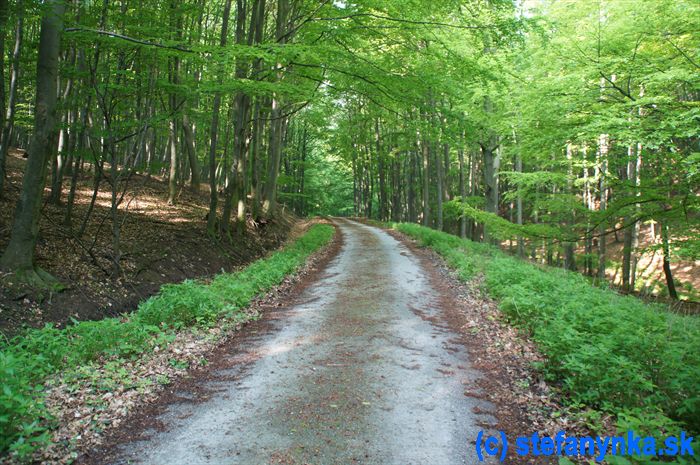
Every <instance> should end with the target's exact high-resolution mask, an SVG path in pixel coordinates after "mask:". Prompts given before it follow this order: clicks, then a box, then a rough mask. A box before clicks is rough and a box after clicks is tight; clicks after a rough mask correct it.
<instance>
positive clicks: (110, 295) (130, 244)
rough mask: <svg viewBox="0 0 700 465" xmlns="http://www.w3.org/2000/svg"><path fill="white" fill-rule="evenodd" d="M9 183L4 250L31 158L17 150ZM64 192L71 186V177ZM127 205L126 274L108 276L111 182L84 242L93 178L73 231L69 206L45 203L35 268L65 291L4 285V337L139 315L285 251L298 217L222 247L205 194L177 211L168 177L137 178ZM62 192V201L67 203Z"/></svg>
mask: <svg viewBox="0 0 700 465" xmlns="http://www.w3.org/2000/svg"><path fill="white" fill-rule="evenodd" d="M7 162H8V163H7V168H8V179H7V182H6V184H5V186H6V190H5V195H4V197H3V198H0V251H1V250H4V248H5V246H6V245H7V243H8V241H9V238H10V230H11V227H12V217H13V214H14V210H15V205H16V203H17V199H18V196H19V192H20V187H21V180H22V174H23V172H24V166H25V163H26V160H25V159H23V158H22V153H21V152H20V151H11V153H10V155H9V157H8V160H7ZM64 182H65V184H64V191H65V190H68V188H69V183H70V179H69V177H66V179H65V181H64ZM129 186H130V187H129V189H128V190H127V193H126V195H125V197H124V201H123V203H122V206H121V207H120V215H121V216H120V221H123V225H122V227H121V254H122V259H121V267H122V274H121V276H119V277H116V278H115V277H113V276H111V269H112V268H111V250H112V249H111V247H112V245H111V244H112V234H111V219H110V202H111V193H110V188H109V185H108V183H107V182H106V181H104V180H103V181H102V184H101V189H100V192H99V194H98V197H97V200H96V202H95V206H94V211H93V213H92V216H91V219H90V222H89V223H88V226H87V228H86V230H85V233H84V234H83V236H82V237H81V238H78V237H77V235H76V230H79V229H80V225H81V222H82V221H83V218H84V217H85V215H86V212H87V210H88V207H89V204H90V200H91V197H92V193H93V175H92V174H91V173H83V175H82V177H81V178H80V180H79V184H78V188H77V190H76V198H75V207H74V214H73V218H74V219H73V228H72V229H71V228H67V227H66V226H64V225H63V220H64V215H65V205H53V204H50V203H48V195H49V189H48V187H47V189H46V192H45V195H46V205H45V206H44V208H43V209H42V217H41V221H40V227H39V234H40V236H39V241H38V245H37V250H36V261H37V264H38V265H39V266H40V267H41V268H43V269H44V270H46V271H48V272H49V273H51V274H52V275H54V276H55V277H57V278H58V279H59V280H60V281H61V283H62V284H63V285H64V286H65V287H66V289H65V290H63V291H61V292H58V293H49V294H33V293H31V292H28V291H26V290H23V289H19V290H18V289H16V288H9V287H8V286H3V287H1V288H0V332H1V333H2V334H4V335H5V336H11V335H13V334H16V333H17V332H18V331H19V330H20V329H21V328H22V327H25V326H31V327H40V326H43V325H44V324H46V323H55V324H57V325H58V326H62V325H65V324H66V323H68V322H70V321H71V320H72V319H76V320H88V319H101V318H104V317H109V316H115V315H118V314H120V313H123V312H127V311H132V310H134V309H135V308H136V306H137V304H138V303H139V302H140V301H142V300H144V299H146V298H147V297H149V296H151V295H153V294H154V293H156V292H157V291H158V289H159V288H160V287H161V286H162V285H163V284H166V283H172V282H179V281H182V280H184V279H189V278H200V277H207V276H211V275H214V274H216V273H220V272H222V270H223V271H231V270H233V269H235V268H237V267H239V266H241V265H244V264H246V263H249V262H251V261H252V260H254V259H256V258H259V257H260V256H262V255H264V254H265V253H266V252H267V251H269V250H271V249H274V248H276V247H278V246H279V245H280V244H281V243H282V242H283V241H284V240H285V239H286V237H287V234H288V232H289V230H290V227H291V225H292V223H293V219H292V218H290V217H282V220H278V221H275V222H271V223H266V224H253V222H249V224H248V231H247V234H245V235H243V236H242V237H237V238H235V239H234V241H233V243H229V242H228V241H216V240H213V239H211V238H209V237H208V236H207V234H206V222H207V220H206V215H207V211H208V204H209V193H208V189H205V188H204V187H205V186H203V188H202V190H201V191H199V192H194V191H192V190H191V189H189V188H188V187H185V188H181V190H180V191H179V193H178V197H177V201H176V204H175V205H168V204H167V202H166V199H167V197H168V185H167V180H164V179H162V178H160V177H158V176H150V177H146V176H141V175H135V176H133V177H132V178H131V180H130V182H129ZM66 196H67V194H66V193H65V192H64V196H63V198H62V201H63V203H64V204H65V200H66V199H65V197H66Z"/></svg>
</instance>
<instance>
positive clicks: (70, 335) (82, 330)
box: [0, 225, 334, 456]
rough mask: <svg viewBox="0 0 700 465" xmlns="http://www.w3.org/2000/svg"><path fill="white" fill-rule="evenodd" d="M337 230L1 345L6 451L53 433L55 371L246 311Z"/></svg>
mask: <svg viewBox="0 0 700 465" xmlns="http://www.w3.org/2000/svg"><path fill="white" fill-rule="evenodd" d="M333 232H334V229H333V227H332V226H328V225H314V226H312V227H311V228H310V229H309V231H308V232H306V234H304V235H303V236H302V237H300V238H299V239H297V240H296V241H294V242H293V243H291V244H289V245H288V246H286V247H284V248H283V249H281V250H279V251H277V252H275V253H272V254H271V255H269V256H268V257H266V258H263V259H260V260H258V261H256V262H254V263H252V264H251V265H249V266H248V267H246V268H244V269H243V270H242V271H239V272H236V273H224V274H220V275H217V276H216V277H215V278H214V279H212V280H211V281H210V282H202V281H194V280H188V281H184V282H182V283H179V284H168V285H165V286H163V287H162V288H161V290H160V292H159V294H157V295H156V296H154V297H151V298H150V299H148V300H146V301H145V302H142V303H141V304H140V305H139V307H138V309H137V310H136V311H135V312H134V313H132V314H131V315H128V316H126V317H124V318H106V319H103V320H99V321H83V322H75V324H73V325H71V326H68V327H66V328H64V329H57V328H54V327H52V326H50V325H47V326H46V327H44V328H42V329H35V330H29V331H27V332H25V333H24V334H22V335H20V336H17V337H15V338H13V339H12V340H11V341H9V342H6V343H4V344H3V345H2V346H0V379H1V380H2V386H1V391H0V453H1V452H8V451H10V452H16V453H17V454H19V455H20V456H26V455H27V454H29V453H31V452H32V451H33V450H34V449H35V448H37V447H40V446H41V445H42V444H45V443H46V441H48V439H49V432H50V431H49V423H50V421H49V415H48V413H47V411H46V409H45V407H44V405H43V404H42V390H43V385H44V383H45V381H46V379H47V378H48V377H50V376H51V375H54V374H56V373H59V372H61V373H72V372H75V373H83V372H85V371H91V367H90V363H92V362H94V361H96V360H99V359H104V358H109V359H110V360H111V361H114V360H117V361H119V360H126V359H132V360H133V359H138V358H139V357H142V356H145V355H147V354H148V353H149V351H150V349H152V348H153V347H155V346H156V345H159V346H161V347H162V346H164V345H167V344H168V343H169V342H170V341H172V340H173V339H174V335H175V333H176V332H177V331H181V330H185V329H187V328H208V327H211V326H214V325H216V324H218V323H219V322H220V320H222V319H232V320H234V321H241V319H245V318H246V316H245V312H244V311H243V310H244V308H245V307H246V306H248V305H249V304H250V302H251V300H252V299H253V298H254V297H255V296H257V295H260V294H263V293H265V292H266V291H268V290H270V289H271V288H272V287H273V286H275V285H278V284H280V283H281V282H282V281H283V279H284V278H285V277H286V276H288V275H290V274H292V273H294V272H295V271H296V270H297V269H298V268H299V267H300V266H301V265H302V264H303V263H304V262H305V260H306V259H307V258H308V257H309V255H310V254H312V253H313V252H315V251H316V250H318V249H319V248H320V247H322V246H323V245H325V244H327V243H328V242H329V241H330V240H331V238H332V236H333ZM111 361H110V363H111ZM113 365H115V366H118V365H119V363H117V364H113ZM117 371H118V370H117ZM83 375H84V373H83Z"/></svg>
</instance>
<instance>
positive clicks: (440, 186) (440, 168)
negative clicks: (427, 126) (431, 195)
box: [435, 144, 450, 231]
mask: <svg viewBox="0 0 700 465" xmlns="http://www.w3.org/2000/svg"><path fill="white" fill-rule="evenodd" d="M443 150H444V151H445V152H446V153H449V151H450V147H449V146H448V145H447V144H444V147H443ZM435 152H436V153H435V161H436V166H437V230H438V231H442V228H443V224H444V218H443V211H442V202H443V200H444V198H443V196H444V194H445V192H444V189H445V187H444V183H445V167H444V165H443V164H442V160H440V154H439V151H438V150H435Z"/></svg>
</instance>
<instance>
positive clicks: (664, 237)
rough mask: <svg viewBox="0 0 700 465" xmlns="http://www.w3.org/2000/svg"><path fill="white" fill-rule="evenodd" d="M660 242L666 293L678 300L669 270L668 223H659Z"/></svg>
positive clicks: (671, 273)
mask: <svg viewBox="0 0 700 465" xmlns="http://www.w3.org/2000/svg"><path fill="white" fill-rule="evenodd" d="M661 243H662V247H663V250H664V264H663V268H664V276H665V277H666V287H668V295H669V297H671V298H672V299H673V300H678V292H676V283H675V282H674V281H673V272H672V271H671V247H670V245H669V240H668V225H666V223H664V224H662V225H661Z"/></svg>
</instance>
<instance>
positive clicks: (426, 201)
mask: <svg viewBox="0 0 700 465" xmlns="http://www.w3.org/2000/svg"><path fill="white" fill-rule="evenodd" d="M421 153H422V154H423V173H422V175H423V226H425V227H430V176H429V173H430V171H429V170H430V145H429V144H428V141H427V140H425V139H423V141H422V142H421Z"/></svg>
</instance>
